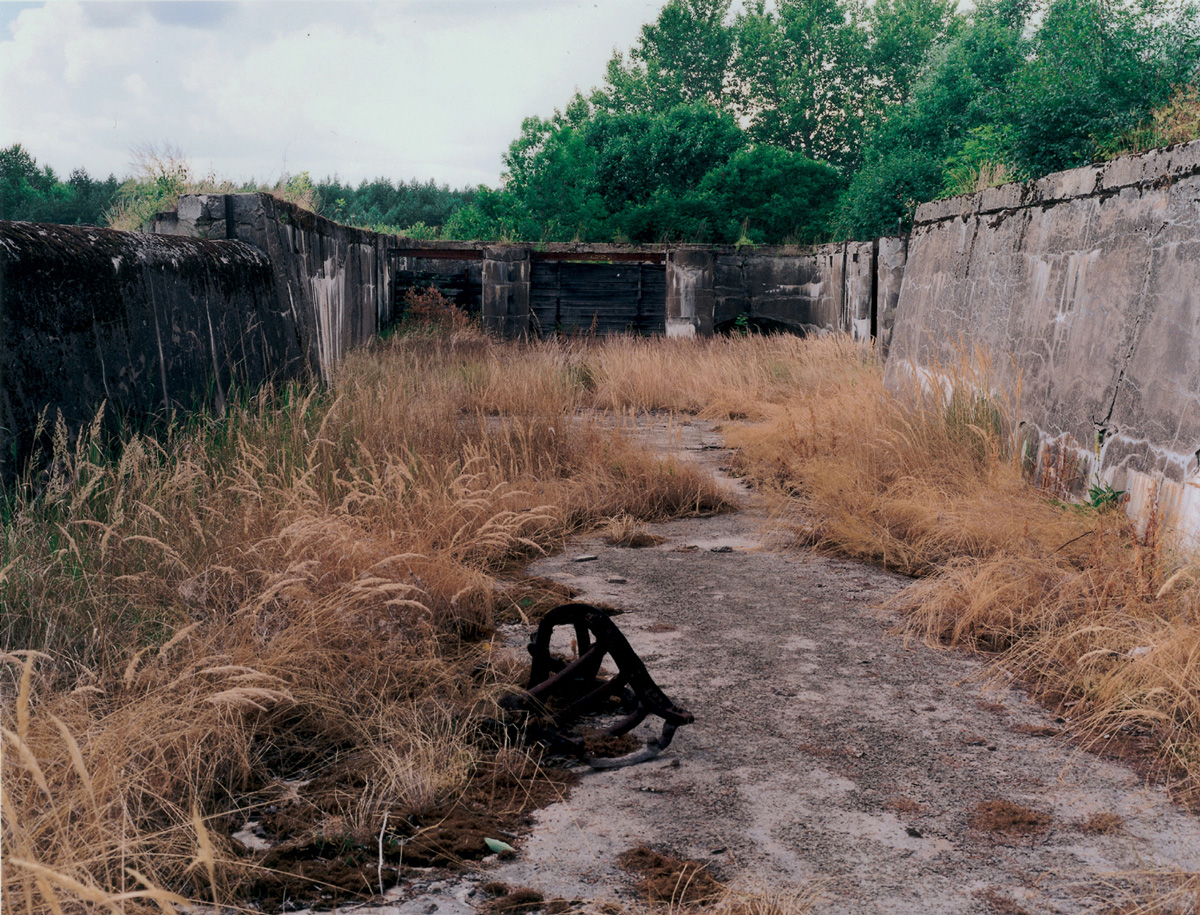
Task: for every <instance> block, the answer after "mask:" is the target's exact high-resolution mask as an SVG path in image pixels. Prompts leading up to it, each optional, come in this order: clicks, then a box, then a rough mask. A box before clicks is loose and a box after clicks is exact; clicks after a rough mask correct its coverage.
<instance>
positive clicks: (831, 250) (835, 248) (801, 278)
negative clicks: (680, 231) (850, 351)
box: [667, 239, 905, 339]
mask: <svg viewBox="0 0 1200 915" xmlns="http://www.w3.org/2000/svg"><path fill="white" fill-rule="evenodd" d="M883 241H884V242H887V243H888V246H887V247H886V251H887V254H888V260H887V261H886V262H884V261H880V260H879V259H878V258H877V246H876V243H873V242H840V243H838V244H832V245H821V246H819V247H816V248H801V249H796V248H757V249H737V248H729V247H717V248H711V247H707V246H704V247H701V246H695V247H681V248H676V249H673V250H672V251H671V252H670V253H669V254H668V258H667V289H668V293H667V321H668V325H667V330H668V334H671V333H672V324H673V323H674V333H675V334H680V333H692V332H694V333H699V334H710V333H712V332H713V330H714V329H721V328H723V327H728V326H729V325H730V324H731V323H732V322H733V321H735V320H737V319H738V317H739V316H741V315H745V316H746V318H747V320H748V321H749V322H750V323H751V324H754V325H756V326H760V327H772V328H781V329H786V330H792V331H797V332H800V333H820V332H827V331H845V332H847V333H850V334H853V335H854V337H856V338H857V339H867V338H869V337H872V336H874V335H875V328H876V321H877V319H876V312H877V310H878V308H879V307H880V302H879V301H877V290H880V289H884V290H886V292H887V294H888V295H894V294H895V292H898V287H899V277H900V276H903V273H904V252H905V248H904V245H903V239H884V240H883ZM877 273H880V275H879V276H877ZM673 275H674V278H673ZM881 278H882V281H881ZM672 290H674V292H673V291H672ZM693 290H694V291H693ZM893 290H895V292H893ZM885 304H887V305H888V307H894V305H893V304H890V300H889V302H888V303H885ZM689 323H690V324H691V325H692V326H693V328H694V330H693V331H687V330H686V325H688V324H689Z"/></svg>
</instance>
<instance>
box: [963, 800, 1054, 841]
mask: <svg viewBox="0 0 1200 915" xmlns="http://www.w3.org/2000/svg"><path fill="white" fill-rule="evenodd" d="M1053 820H1054V818H1053V817H1052V816H1050V814H1048V813H1045V812H1044V811H1041V810H1033V809H1031V808H1029V807H1023V806H1022V805H1020V804H1014V803H1013V802H1012V801H1006V800H1004V799H1002V798H995V799H993V800H990V801H982V802H980V803H979V804H977V805H976V806H975V809H974V811H972V813H971V828H972V829H977V830H979V831H980V832H999V833H1006V834H1009V835H1017V836H1033V835H1040V834H1041V833H1043V832H1045V831H1046V830H1047V829H1049V828H1050V824H1051V823H1052V822H1053Z"/></svg>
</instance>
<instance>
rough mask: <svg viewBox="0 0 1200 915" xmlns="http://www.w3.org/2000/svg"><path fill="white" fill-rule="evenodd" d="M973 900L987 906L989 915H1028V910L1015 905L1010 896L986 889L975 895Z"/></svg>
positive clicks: (992, 888)
mask: <svg viewBox="0 0 1200 915" xmlns="http://www.w3.org/2000/svg"><path fill="white" fill-rule="evenodd" d="M975 898H976V899H978V900H979V901H980V902H982V903H983V904H984V905H985V906H987V911H988V913H989V915H1030V912H1029V910H1028V909H1026V908H1023V907H1022V906H1019V905H1017V903H1016V902H1015V901H1014V900H1013V898H1012V897H1011V896H1006V895H1005V894H1004V893H1002V892H1000V891H999V890H997V889H996V888H995V887H988V888H987V889H984V890H980V891H979V892H977V893H976V894H975Z"/></svg>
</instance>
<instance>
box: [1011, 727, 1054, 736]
mask: <svg viewBox="0 0 1200 915" xmlns="http://www.w3.org/2000/svg"><path fill="white" fill-rule="evenodd" d="M1009 730H1011V731H1012V732H1013V733H1014V734H1024V735H1026V736H1027V737H1059V736H1060V735H1061V734H1062V729H1061V728H1055V727H1049V726H1048V725H1044V724H1015V725H1013V726H1012V727H1011V728H1009Z"/></svg>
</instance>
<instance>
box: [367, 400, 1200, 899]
mask: <svg viewBox="0 0 1200 915" xmlns="http://www.w3.org/2000/svg"><path fill="white" fill-rule="evenodd" d="M647 431H648V434H649V436H650V437H651V438H655V437H657V438H658V439H660V440H661V439H662V438H663V436H664V435H665V431H664V427H661V426H660V427H655V428H652V429H650V430H647ZM673 435H674V436H675V437H676V439H678V438H679V437H680V436H682V447H683V449H684V453H685V454H687V455H688V456H689V457H692V458H694V459H695V460H698V461H702V462H705V463H706V464H708V465H710V466H712V467H713V471H714V473H720V471H719V470H718V467H719V465H720V463H721V461H722V460H724V459H725V458H726V457H727V455H726V453H725V452H723V451H721V450H720V447H719V446H720V439H719V437H718V436H717V435H716V434H715V433H714V432H713V431H712V427H711V426H709V425H707V424H704V423H699V422H693V423H688V424H684V425H683V426H682V427H681V426H679V425H678V424H675V425H674V426H673ZM725 479H726V481H727V484H728V485H729V486H731V487H732V488H735V489H738V490H739V491H740V492H741V498H742V500H743V504H744V508H743V510H742V511H740V512H736V513H730V514H725V515H720V516H716V517H710V518H701V519H694V520H688V521H682V522H674V523H671V524H664V525H657V526H654V527H651V528H650V530H651V531H652V532H653V533H656V534H658V535H660V536H662V537H663V538H665V540H664V542H662V543H661V544H660V545H658V546H654V547H649V548H643V549H629V548H619V547H612V546H608V545H606V544H604V543H603V542H602V541H600V540H599V539H589V540H583V541H579V542H576V543H573V544H571V545H570V548H569V549H568V550H567V551H566V552H564V553H563V554H561V555H558V556H554V557H551V558H547V559H544V560H541V561H539V562H537V563H535V564H534V565H533V566H532V567H531V569H530V572H531V573H532V574H535V575H541V576H545V577H548V578H552V579H555V580H558V581H561V582H563V583H566V584H569V585H570V586H571V587H573V588H576V589H578V590H579V591H580V596H579V598H578V599H580V600H585V601H587V600H592V601H602V602H605V603H607V604H611V605H613V606H616V607H619V608H621V609H623V610H625V611H626V612H625V613H624V614H623V615H621V616H619V617H617V618H616V619H617V623H618V625H619V626H620V627H621V629H622V630H623V631H624V632H625V634H626V635H627V636H628V638H629V640H630V642H631V643H632V644H633V646H634V648H635V649H636V650H637V651H638V652H639V653H640V654H641V656H642V657H643V659H644V660H645V661H646V664H647V667H648V668H649V669H650V671H651V673H652V675H653V676H654V677H655V679H656V680H657V681H658V683H659V685H661V686H662V687H663V688H664V689H665V690H666V692H667V693H668V694H669V695H670V696H671V697H672V698H673V699H674V700H675V701H676V702H678V703H680V704H682V705H684V706H685V707H686V708H688V709H689V710H691V711H692V712H693V713H694V714H695V715H696V723H695V724H694V725H692V726H689V727H685V728H682V729H680V730H679V732H678V733H677V735H676V737H675V741H674V743H673V744H672V745H671V747H670V748H669V749H668V750H667V751H666V753H664V754H663V755H662V756H660V757H659V758H658V759H656V760H653V761H651V762H648V763H645V764H642V765H640V766H635V767H632V768H629V769H623V770H618V771H615V772H597V773H589V774H587V775H585V776H584V777H583V779H582V782H581V784H580V785H579V786H578V787H576V788H575V789H574V790H573V791H572V793H571V795H570V797H569V798H567V799H565V800H564V801H563V802H561V803H558V804H555V805H553V806H551V807H548V808H546V809H544V810H542V811H541V812H540V813H539V814H538V824H537V826H536V828H535V830H534V832H533V834H532V835H531V836H529V837H526V838H525V839H524V840H523V841H522V842H521V843H520V851H519V854H518V855H517V856H516V857H515V858H514V859H512V860H509V861H503V862H501V861H495V860H493V861H491V862H488V863H485V865H484V867H483V870H482V872H481V873H480V874H477V875H472V876H468V877H466V878H456V879H454V880H450V881H448V882H447V881H441V880H438V881H435V880H433V877H432V875H431V879H430V880H429V881H426V882H424V883H417V884H414V885H410V886H408V887H404V888H398V890H396V891H393V894H392V895H393V896H394V897H395V901H394V902H392V904H391V905H389V906H388V907H387V909H386V910H387V911H390V912H397V911H398V912H404V913H430V915H432V913H434V912H442V913H445V915H453V913H456V912H462V913H465V912H468V911H471V910H472V909H473V908H474V907H475V905H476V904H478V903H480V902H481V901H482V896H481V894H473V893H472V884H473V883H474V882H477V881H480V880H497V879H498V880H503V881H504V882H506V883H508V884H510V885H512V886H528V887H532V888H534V889H537V890H540V891H542V892H543V893H544V894H545V895H546V896H547V897H554V896H559V897H564V898H567V899H595V898H613V899H629V898H632V891H631V886H630V880H631V878H630V876H629V875H628V874H626V873H625V872H624V871H622V870H621V869H620V868H619V867H618V866H617V865H616V863H615V859H616V856H617V855H618V854H619V853H620V852H621V851H624V850H625V849H627V848H629V847H631V846H633V845H636V844H638V843H642V842H645V843H647V844H649V845H651V846H652V847H656V848H661V849H666V850H671V851H673V852H675V853H678V854H681V855H684V856H687V857H691V858H696V859H699V860H702V861H706V862H709V863H710V864H711V865H712V867H713V869H714V870H715V871H716V872H717V873H718V874H719V875H721V876H723V877H725V878H727V879H731V880H733V881H734V882H735V884H743V885H745V886H748V887H760V888H761V887H766V888H773V889H778V890H783V891H789V892H790V891H793V890H794V891H797V892H804V893H807V894H809V895H811V896H813V897H814V898H815V903H814V911H816V912H820V913H863V915H865V913H907V912H920V913H923V915H941V913H975V912H978V913H987V912H999V913H1005V912H1007V913H1019V912H1022V911H1026V912H1031V913H1056V912H1062V913H1074V912H1099V911H1108V910H1110V908H1111V907H1112V905H1113V904H1114V903H1118V904H1119V902H1120V901H1121V900H1125V899H1127V896H1126V895H1125V894H1126V892H1127V890H1128V888H1129V887H1130V886H1131V885H1132V884H1133V882H1134V878H1131V877H1130V875H1131V874H1133V873H1136V872H1144V871H1148V870H1155V871H1157V870H1163V869H1167V870H1170V869H1181V870H1186V871H1192V872H1196V871H1200V822H1198V821H1197V820H1196V819H1195V818H1194V817H1192V816H1190V815H1188V814H1187V813H1185V812H1183V811H1181V810H1180V809H1179V808H1178V807H1176V806H1174V805H1173V804H1172V803H1171V802H1170V799H1169V798H1168V795H1167V792H1166V791H1165V790H1164V789H1163V788H1161V787H1155V786H1151V785H1147V784H1145V783H1144V782H1143V780H1142V779H1141V778H1139V777H1138V776H1137V775H1136V774H1135V773H1134V772H1133V771H1131V770H1130V769H1129V768H1127V767H1125V766H1123V765H1120V764H1117V763H1113V762H1110V761H1105V760H1103V759H1100V758H1097V757H1096V756H1093V755H1090V754H1087V753H1083V752H1080V751H1079V750H1078V749H1077V748H1076V747H1075V746H1074V745H1073V744H1071V743H1070V742H1069V741H1067V740H1065V739H1064V738H1062V737H1056V736H1053V733H1054V732H1055V731H1058V730H1059V729H1060V728H1061V726H1062V724H1063V722H1061V721H1060V720H1056V719H1055V718H1054V717H1053V716H1052V715H1050V714H1049V713H1047V712H1046V711H1045V710H1043V709H1042V708H1040V707H1039V706H1038V705H1036V704H1035V703H1033V702H1031V701H1030V700H1029V699H1028V698H1027V697H1026V696H1025V695H1023V694H1022V692H1020V691H1019V690H1016V689H1006V688H1003V687H1001V688H990V689H986V690H985V688H984V684H983V680H982V678H981V677H980V673H981V670H982V665H981V663H980V661H978V660H977V659H974V658H971V657H968V656H966V655H962V654H957V653H950V652H946V651H940V650H937V649H933V648H930V647H927V646H925V645H923V644H920V643H917V642H915V641H906V640H905V639H904V637H903V636H902V635H900V634H898V633H897V625H898V619H897V618H896V617H895V616H893V615H890V614H889V613H888V612H885V611H883V610H881V609H880V604H881V602H882V601H883V600H884V599H886V598H887V597H889V596H891V595H893V594H895V593H897V592H898V591H900V590H901V589H903V588H904V587H905V585H906V580H905V579H903V578H901V577H899V576H895V575H891V574H888V573H886V572H881V571H879V570H877V569H874V568H871V567H868V566H864V565H861V564H859V563H856V562H850V561H846V560H840V559H835V558H829V557H822V556H818V555H814V554H812V553H810V552H797V551H790V552H789V551H780V550H772V549H769V548H767V547H766V546H764V542H763V541H764V537H765V533H764V532H765V531H767V530H768V529H769V523H768V519H767V518H766V516H765V514H764V512H763V510H762V507H761V505H759V504H758V503H757V502H756V500H755V498H754V496H753V494H752V493H749V492H747V491H745V490H744V489H743V488H742V487H741V486H740V484H738V483H737V482H736V481H734V480H730V479H728V478H725ZM581 555H594V556H596V557H597V558H595V559H593V560H589V561H584V562H579V561H576V560H577V559H578V558H579V557H580V556H581ZM622 580H623V581H622ZM512 641H513V644H514V645H515V646H518V647H519V646H521V645H522V644H523V634H517V633H514V637H513V639H512ZM1039 735H1047V736H1039ZM991 801H1006V802H1009V803H1012V804H1015V805H1019V806H1020V807H1021V808H1024V809H1025V810H1028V811H1033V812H1035V813H1038V814H1041V815H1042V818H1043V822H1044V825H1043V826H1042V827H1041V829H1040V830H1038V831H1034V832H1032V833H1024V834H1023V833H1019V832H1012V831H1005V830H996V829H992V828H988V827H986V826H984V825H981V824H980V822H979V820H978V817H977V814H978V812H979V810H980V805H981V804H985V803H987V802H991ZM1097 815H1111V816H1109V817H1108V818H1107V821H1106V823H1105V825H1107V826H1109V827H1110V828H1111V831H1110V832H1107V833H1096V832H1094V831H1090V830H1089V829H1087V828H1085V825H1084V824H1085V822H1086V821H1088V820H1089V818H1095V817H1096V816H1097ZM1098 822H1102V821H1099V820H1095V819H1094V820H1093V823H1098ZM380 911H383V909H380Z"/></svg>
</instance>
